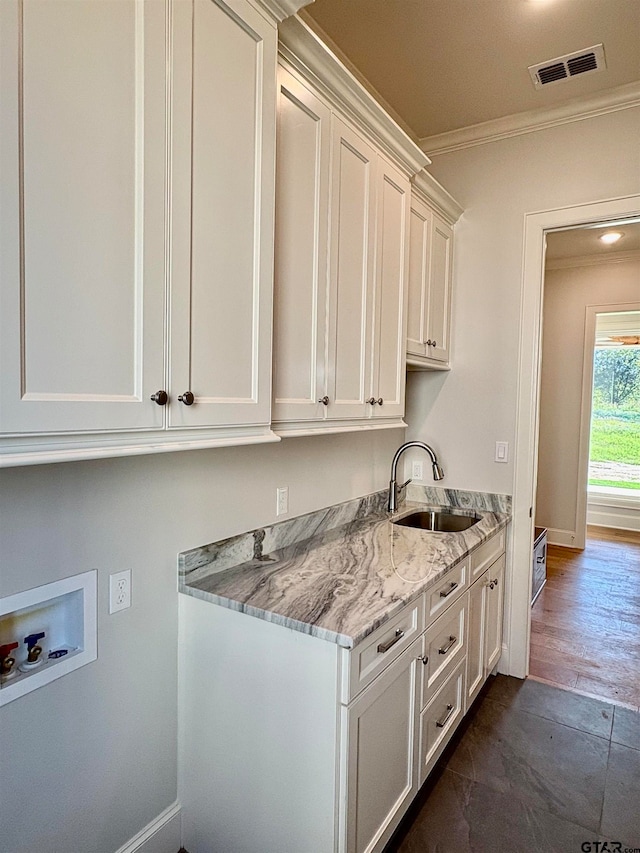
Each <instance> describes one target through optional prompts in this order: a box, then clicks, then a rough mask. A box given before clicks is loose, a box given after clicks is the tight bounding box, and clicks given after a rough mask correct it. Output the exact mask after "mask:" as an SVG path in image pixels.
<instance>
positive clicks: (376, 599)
mask: <svg viewBox="0 0 640 853" xmlns="http://www.w3.org/2000/svg"><path fill="white" fill-rule="evenodd" d="M416 491H417V490H413V493H412V494H411V497H412V498H414V499H413V500H411V501H407V502H405V503H404V504H403V505H402V506H401V507H400V509H399V511H398V512H397V513H396V514H395V515H394V516H393V518H394V520H395V519H397V518H400V517H402V516H404V515H407V514H408V513H409V512H411V511H414V510H416V509H422V508H424V507H425V506H431V507H433V506H447V507H451V506H454V507H458V509H459V511H461V512H469V513H471V512H475V513H477V515H479V516H480V521H479V522H478V523H477V524H475V525H473V527H470V528H469V529H468V530H465V531H462V532H460V533H435V534H434V533H428V532H425V531H423V530H417V529H415V528H411V527H404V526H399V525H394V524H392V522H391V521H390V518H389V515H388V513H387V512H386V511H385V510H384V497H385V495H384V493H378V494H376V495H371V496H368V497H367V498H363V499H359V500H358V501H350V502H348V503H347V504H340V505H338V506H337V507H330V508H328V509H327V510H321V511H319V512H316V513H309V514H308V515H307V516H302V517H300V518H297V519H292V520H290V521H285V522H280V523H279V524H275V525H272V526H271V527H269V528H261V529H259V530H256V531H252V532H251V533H247V534H244V535H242V536H238V537H233V538H232V539H228V540H224V541H222V542H219V543H212V544H211V545H208V546H204V547H203V548H196V549H192V550H191V551H186V552H184V553H183V554H180V555H179V589H180V592H183V593H186V594H188V595H192V596H195V597H196V598H200V599H203V600H205V601H210V602H212V603H214V604H219V605H222V606H224V607H228V608H231V609H233V610H238V611H241V612H243V613H247V614H249V615H252V616H255V617H258V618H261V619H265V620H268V621H270V622H276V623H277V624H280V625H283V626H285V627H288V628H292V629H294V630H298V631H302V632H304V633H307V634H311V635H313V636H317V637H320V638H321V639H324V640H328V641H331V642H334V643H337V644H338V645H340V646H343V647H345V648H352V647H353V646H356V645H357V644H358V643H359V642H361V641H362V640H363V639H364V638H365V637H366V636H367V635H368V634H370V633H371V632H372V631H374V630H375V629H376V628H377V627H378V626H379V625H381V624H383V623H384V622H386V621H387V619H389V618H391V617H392V616H393V615H394V614H395V613H397V612H398V611H399V610H401V609H402V608H403V607H404V606H405V605H406V604H408V603H409V602H410V601H411V600H413V599H414V598H417V597H418V596H419V595H420V594H421V593H422V592H424V591H425V590H426V589H428V588H429V587H430V586H432V585H433V584H435V583H436V582H437V581H438V580H439V579H440V578H441V577H442V575H444V574H445V573H446V572H447V571H448V570H449V569H450V568H451V567H452V566H454V565H455V564H456V563H457V562H459V561H460V560H461V559H462V558H463V557H465V556H466V555H467V554H468V553H469V552H470V551H473V550H474V549H475V548H477V547H478V546H479V545H480V544H481V543H482V542H484V541H485V540H486V539H488V538H489V537H490V536H492V535H493V534H494V533H496V532H497V531H498V530H500V529H501V528H503V527H505V526H506V525H507V524H508V522H509V520H510V518H511V513H510V509H511V502H510V499H509V498H508V496H495V495H494V496H486V495H482V496H480V497H481V498H482V500H475V499H474V498H472V499H471V501H469V499H465V496H468V495H472V496H473V495H475V494H476V493H468V492H467V493H459V492H455V493H452V492H450V490H447V493H446V494H444V495H443V494H440V493H445V490H442V489H426V488H425V489H424V492H425V494H417V495H416ZM430 492H431V493H434V492H437V493H438V494H436V495H434V494H429V493H430ZM460 495H462V496H463V497H462V499H460ZM416 496H417V497H418V498H419V499H418V500H415V497H416ZM434 497H437V498H438V499H439V500H438V501H437V502H436V501H434V500H433V498H434ZM443 497H444V498H445V500H442V498H443ZM496 498H501V499H503V500H495V499H496ZM491 499H493V500H491ZM478 503H479V504H480V506H478V505H477V504H478ZM474 504H475V505H474ZM488 506H492V507H493V508H491V509H489V508H487V507H488ZM498 507H499V509H498Z"/></svg>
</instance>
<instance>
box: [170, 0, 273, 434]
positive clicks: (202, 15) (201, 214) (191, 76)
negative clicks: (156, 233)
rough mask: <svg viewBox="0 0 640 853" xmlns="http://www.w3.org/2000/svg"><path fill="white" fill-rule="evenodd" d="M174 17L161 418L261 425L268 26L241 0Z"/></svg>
mask: <svg viewBox="0 0 640 853" xmlns="http://www.w3.org/2000/svg"><path fill="white" fill-rule="evenodd" d="M173 15H174V32H173V37H174V42H173V48H174V57H173V86H172V128H173V130H172V146H171V152H172V158H171V162H172V170H171V202H172V203H171V322H170V339H171V354H170V360H169V383H168V385H169V387H170V389H171V393H172V398H173V399H176V398H177V397H178V396H180V395H181V396H183V402H182V405H180V404H178V405H172V406H170V407H169V409H168V418H169V426H170V427H171V428H177V427H178V428H179V427H184V426H193V425H196V426H222V425H233V424H247V425H249V424H263V425H265V426H267V425H268V424H269V421H270V410H271V401H270V394H271V385H270V376H271V299H272V279H273V271H272V267H273V191H272V187H273V169H274V167H273V156H274V136H275V87H274V79H275V78H274V75H275V69H276V41H275V38H274V25H273V24H272V23H269V22H267V20H266V19H265V18H264V17H263V16H262V15H261V14H260V13H259V12H258V11H256V10H255V9H254V8H253V7H252V6H250V5H249V4H248V3H245V2H242V0H235V2H233V3H232V4H230V5H228V4H227V3H224V2H221V0H195V2H193V3H186V2H184V0H183V2H181V3H175V4H173ZM187 391H189V392H191V394H193V397H194V402H193V403H192V404H189V405H185V404H184V397H185V396H186V395H185V393H184V392H187ZM189 399H190V398H189Z"/></svg>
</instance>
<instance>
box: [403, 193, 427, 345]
mask: <svg viewBox="0 0 640 853" xmlns="http://www.w3.org/2000/svg"><path fill="white" fill-rule="evenodd" d="M432 218H433V214H432V213H431V211H430V210H429V208H428V207H427V206H426V205H424V204H422V202H420V201H419V200H418V199H412V201H411V214H410V229H409V287H408V289H409V298H408V307H407V352H409V353H412V354H413V355H421V356H424V355H425V354H426V347H425V341H426V340H427V325H426V324H427V308H428V305H427V282H428V276H429V257H430V248H429V241H430V239H431V220H432Z"/></svg>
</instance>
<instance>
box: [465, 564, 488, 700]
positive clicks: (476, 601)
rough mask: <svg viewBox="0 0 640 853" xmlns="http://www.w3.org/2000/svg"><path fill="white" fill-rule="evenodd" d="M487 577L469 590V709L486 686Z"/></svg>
mask: <svg viewBox="0 0 640 853" xmlns="http://www.w3.org/2000/svg"><path fill="white" fill-rule="evenodd" d="M485 583H486V576H485V577H482V578H478V580H477V581H476V582H475V583H474V584H473V586H472V587H471V589H470V590H469V640H468V644H467V702H466V707H467V708H469V706H470V705H471V703H472V702H473V700H474V699H475V698H476V696H477V695H478V693H479V692H480V688H481V687H482V685H483V684H484V634H485V630H484V626H485V621H486V620H485V606H486V600H487V595H486V587H485Z"/></svg>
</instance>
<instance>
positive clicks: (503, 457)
mask: <svg viewBox="0 0 640 853" xmlns="http://www.w3.org/2000/svg"><path fill="white" fill-rule="evenodd" d="M495 461H496V462H508V461H509V442H508V441H496V455H495Z"/></svg>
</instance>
